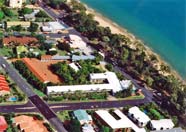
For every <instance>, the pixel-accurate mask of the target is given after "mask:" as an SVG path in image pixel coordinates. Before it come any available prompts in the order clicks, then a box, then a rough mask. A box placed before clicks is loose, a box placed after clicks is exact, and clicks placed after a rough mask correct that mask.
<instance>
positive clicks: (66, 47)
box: [57, 42, 70, 52]
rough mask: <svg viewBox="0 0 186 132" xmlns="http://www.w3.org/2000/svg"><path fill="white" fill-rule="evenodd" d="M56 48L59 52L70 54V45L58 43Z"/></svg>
mask: <svg viewBox="0 0 186 132" xmlns="http://www.w3.org/2000/svg"><path fill="white" fill-rule="evenodd" d="M57 47H58V48H59V49H60V50H65V51H67V52H70V45H69V44H67V43H61V42H58V45H57Z"/></svg>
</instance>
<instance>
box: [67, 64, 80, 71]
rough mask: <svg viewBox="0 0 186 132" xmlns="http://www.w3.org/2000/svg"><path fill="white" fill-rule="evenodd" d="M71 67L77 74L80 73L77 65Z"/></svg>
mask: <svg viewBox="0 0 186 132" xmlns="http://www.w3.org/2000/svg"><path fill="white" fill-rule="evenodd" d="M69 66H70V67H71V68H72V69H74V71H75V72H78V71H79V67H78V66H77V65H76V64H75V63H70V64H69Z"/></svg>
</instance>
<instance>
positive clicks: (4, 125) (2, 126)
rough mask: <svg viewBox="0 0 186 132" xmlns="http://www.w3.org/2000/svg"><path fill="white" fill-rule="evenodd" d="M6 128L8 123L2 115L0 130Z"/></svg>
mask: <svg viewBox="0 0 186 132" xmlns="http://www.w3.org/2000/svg"><path fill="white" fill-rule="evenodd" d="M7 128H8V124H7V122H6V120H5V118H4V116H0V132H4V131H5V130H6V129H7Z"/></svg>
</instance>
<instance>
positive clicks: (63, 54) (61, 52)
mask: <svg viewBox="0 0 186 132" xmlns="http://www.w3.org/2000/svg"><path fill="white" fill-rule="evenodd" d="M57 52H58V54H59V55H61V56H65V55H67V52H66V51H64V50H59V49H57Z"/></svg>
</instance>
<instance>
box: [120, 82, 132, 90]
mask: <svg viewBox="0 0 186 132" xmlns="http://www.w3.org/2000/svg"><path fill="white" fill-rule="evenodd" d="M120 84H121V86H122V88H123V89H128V88H129V86H130V85H132V82H131V80H122V81H120Z"/></svg>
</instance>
